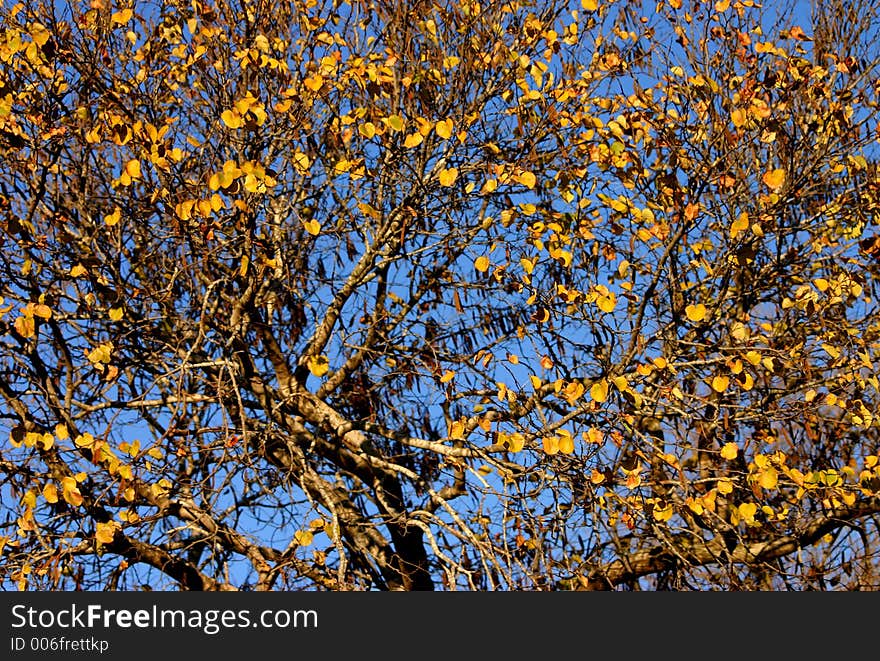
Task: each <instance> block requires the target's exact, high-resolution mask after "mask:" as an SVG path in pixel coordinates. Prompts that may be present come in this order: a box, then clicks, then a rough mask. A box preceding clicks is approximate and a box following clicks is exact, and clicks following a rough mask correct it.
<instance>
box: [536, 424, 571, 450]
mask: <svg viewBox="0 0 880 661" xmlns="http://www.w3.org/2000/svg"><path fill="white" fill-rule="evenodd" d="M541 447H542V449H543V450H544V452H545V453H546V454H549V455H554V454H558V453H560V452H561V453H562V454H571V453H572V452H574V438H572V435H571V432H570V431H568V430H567V429H558V430H557V431H556V433H555V434H554V435H552V436H545V437H544V438H543V439H541Z"/></svg>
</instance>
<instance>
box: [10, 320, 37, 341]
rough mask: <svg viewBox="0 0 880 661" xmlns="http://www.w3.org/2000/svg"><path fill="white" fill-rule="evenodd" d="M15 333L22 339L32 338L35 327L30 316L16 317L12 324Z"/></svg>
mask: <svg viewBox="0 0 880 661" xmlns="http://www.w3.org/2000/svg"><path fill="white" fill-rule="evenodd" d="M13 326H14V327H15V331H16V332H17V333H18V334H19V335H21V336H22V337H23V338H25V339H28V338H31V337H33V336H34V333H35V332H36V327H35V325H34V318H33V317H32V316H26V317H18V318H16V320H15V323H14V324H13Z"/></svg>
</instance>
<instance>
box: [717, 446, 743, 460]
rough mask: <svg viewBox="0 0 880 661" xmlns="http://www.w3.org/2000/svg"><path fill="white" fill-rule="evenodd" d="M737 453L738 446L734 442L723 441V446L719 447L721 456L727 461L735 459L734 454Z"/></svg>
mask: <svg viewBox="0 0 880 661" xmlns="http://www.w3.org/2000/svg"><path fill="white" fill-rule="evenodd" d="M738 453H739V446H738V445H737V444H736V443H725V444H724V447H723V448H721V456H722V457H724V458H725V459H727V460H728V461H732V460H733V459H736V455H737V454H738Z"/></svg>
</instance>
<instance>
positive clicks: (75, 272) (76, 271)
mask: <svg viewBox="0 0 880 661" xmlns="http://www.w3.org/2000/svg"><path fill="white" fill-rule="evenodd" d="M85 272H86V267H85V266H83V265H82V264H77V265H76V266H73V267H71V269H70V277H71V278H78V277H79V276H81V275H82V274H83V273H85Z"/></svg>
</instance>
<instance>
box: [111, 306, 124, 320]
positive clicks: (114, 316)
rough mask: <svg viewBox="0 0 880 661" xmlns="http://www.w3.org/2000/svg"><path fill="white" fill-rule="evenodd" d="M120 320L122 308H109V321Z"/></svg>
mask: <svg viewBox="0 0 880 661" xmlns="http://www.w3.org/2000/svg"><path fill="white" fill-rule="evenodd" d="M120 319H122V308H110V321H119V320H120Z"/></svg>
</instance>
